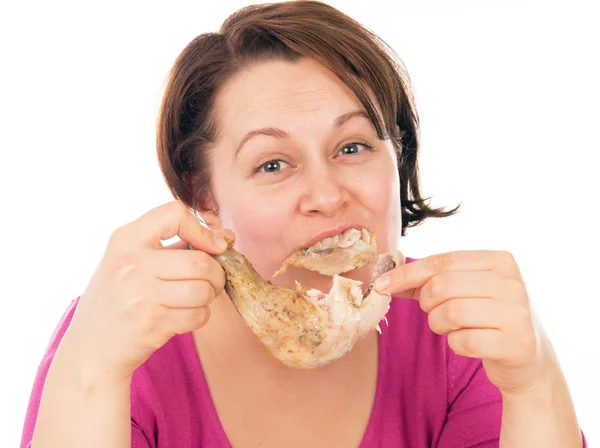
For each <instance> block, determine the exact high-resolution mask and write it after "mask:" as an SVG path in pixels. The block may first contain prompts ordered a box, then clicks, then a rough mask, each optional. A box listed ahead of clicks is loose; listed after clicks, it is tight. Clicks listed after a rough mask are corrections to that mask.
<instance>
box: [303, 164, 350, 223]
mask: <svg viewBox="0 0 600 448" xmlns="http://www.w3.org/2000/svg"><path fill="white" fill-rule="evenodd" d="M339 177H340V176H339V173H335V172H333V170H328V169H320V170H318V172H314V173H313V174H312V175H311V176H307V178H306V179H304V181H305V187H304V192H303V194H302V196H301V198H300V211H301V212H302V213H303V214H306V215H317V214H323V215H325V216H328V217H331V216H335V214H336V213H338V212H339V211H341V210H343V209H344V208H345V207H346V206H347V204H348V200H349V193H348V191H347V190H346V188H345V187H344V183H343V179H340V178H339Z"/></svg>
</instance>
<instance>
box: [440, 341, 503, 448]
mask: <svg viewBox="0 0 600 448" xmlns="http://www.w3.org/2000/svg"><path fill="white" fill-rule="evenodd" d="M501 423H502V396H501V395H500V391H499V390H498V388H497V387H496V386H494V385H493V384H492V383H491V382H490V380H489V379H488V377H487V375H486V373H485V370H484V368H483V364H482V362H481V360H479V359H472V358H467V357H463V356H458V355H456V354H454V352H453V351H452V350H451V349H450V348H448V415H447V420H446V423H445V425H444V428H443V430H442V433H441V435H440V438H439V442H438V444H437V447H438V448H469V447H478V448H492V447H498V445H499V443H500V426H501Z"/></svg>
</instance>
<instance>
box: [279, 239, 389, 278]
mask: <svg viewBox="0 0 600 448" xmlns="http://www.w3.org/2000/svg"><path fill="white" fill-rule="evenodd" d="M376 259H377V245H376V242H375V234H373V233H372V232H369V231H368V230H367V229H362V230H358V229H353V228H351V229H346V230H345V231H343V232H342V233H340V234H338V235H334V236H331V237H328V238H324V239H322V240H320V241H317V242H316V243H315V244H313V245H312V246H310V247H308V248H306V249H300V250H298V251H296V252H294V253H293V254H292V255H290V256H289V257H288V258H287V259H286V260H285V261H284V262H283V264H282V265H281V268H279V269H278V270H277V271H276V272H275V273H274V274H273V277H277V276H278V275H280V274H282V273H284V272H285V271H286V270H287V268H288V267H289V266H297V267H300V268H304V269H308V270H311V271H316V272H319V273H320V274H324V275H334V274H343V273H344V272H348V271H351V270H353V269H357V268H360V267H363V266H366V265H368V264H369V263H373V262H374V261H375V260H376Z"/></svg>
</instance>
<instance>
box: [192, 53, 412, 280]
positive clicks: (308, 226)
mask: <svg viewBox="0 0 600 448" xmlns="http://www.w3.org/2000/svg"><path fill="white" fill-rule="evenodd" d="M216 114H217V120H218V125H219V136H218V138H217V141H216V145H215V146H214V147H213V148H212V149H211V154H210V157H211V173H212V181H211V189H212V196H213V200H214V201H215V203H216V206H217V207H218V215H213V216H210V215H206V214H204V215H203V216H204V218H205V219H206V221H207V223H208V224H209V225H211V226H212V225H214V226H222V227H225V228H229V229H231V230H233V231H234V232H235V235H236V249H237V250H239V251H240V252H242V253H243V254H244V255H245V256H246V257H247V258H248V259H249V260H250V261H251V262H252V264H253V265H254V267H255V268H256V270H257V271H258V273H259V274H260V275H261V276H262V277H263V278H265V279H271V276H272V275H273V273H274V272H275V271H276V270H277V269H278V268H279V267H280V265H281V263H282V262H283V260H284V259H285V258H287V257H288V256H289V255H290V254H291V253H292V252H294V251H295V250H297V249H300V248H303V247H307V246H309V245H311V243H312V242H314V239H315V238H316V237H318V236H319V235H320V234H322V233H323V232H332V234H333V233H336V232H339V230H340V228H343V226H348V225H349V226H358V227H366V228H368V229H370V230H372V231H374V232H375V234H376V237H377V245H378V250H379V252H383V251H386V250H388V249H389V248H391V247H395V245H396V242H397V241H398V237H399V235H400V231H401V218H400V198H399V178H398V170H397V161H396V154H395V149H394V146H393V144H392V142H391V141H390V140H389V139H388V140H385V141H381V140H379V138H378V137H377V133H376V131H375V128H374V127H373V125H372V123H371V121H370V120H369V119H368V117H367V115H366V112H365V109H364V108H363V106H362V104H361V102H360V101H359V100H358V98H357V97H356V96H355V95H354V93H353V92H352V91H351V90H350V89H349V88H347V87H346V86H345V85H344V84H343V83H342V82H341V81H339V80H338V79H337V78H336V77H335V75H333V73H331V72H330V71H329V70H328V69H326V68H325V67H324V66H322V65H320V64H319V63H317V62H315V61H313V60H310V59H302V60H300V61H298V62H294V63H290V62H283V61H275V62H263V63H260V64H256V65H254V66H251V67H250V68H249V69H246V70H245V71H243V72H241V73H239V74H238V75H237V76H236V77H234V78H233V79H231V80H230V81H229V82H228V83H227V84H226V85H225V86H224V88H223V90H222V91H221V93H220V94H219V96H218V98H217V103H216ZM348 114H350V115H348ZM369 269H370V268H368V267H367V268H363V269H357V270H355V271H354V272H352V273H348V274H345V275H346V276H348V277H352V278H357V279H360V280H362V281H363V282H366V283H367V284H368V283H369V281H370V275H371V272H370V270H369ZM294 280H298V281H299V282H300V283H302V284H303V285H304V286H307V287H314V288H318V289H322V290H325V291H327V290H328V289H329V286H330V283H331V278H330V277H326V276H322V275H319V274H316V273H314V272H310V271H304V270H302V269H299V268H294V267H292V268H290V269H288V271H287V272H286V273H285V274H283V275H281V276H279V277H276V278H275V279H273V283H276V284H279V285H283V286H286V287H289V288H295V285H294Z"/></svg>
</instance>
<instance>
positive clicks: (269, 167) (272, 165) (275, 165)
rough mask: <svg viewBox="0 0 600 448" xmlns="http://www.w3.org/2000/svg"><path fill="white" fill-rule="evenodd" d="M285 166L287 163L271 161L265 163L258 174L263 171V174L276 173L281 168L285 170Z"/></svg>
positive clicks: (259, 168)
mask: <svg viewBox="0 0 600 448" xmlns="http://www.w3.org/2000/svg"><path fill="white" fill-rule="evenodd" d="M285 164H286V162H284V161H283V160H269V161H268V162H266V163H263V164H262V165H261V166H259V167H258V168H257V170H256V172H259V171H262V172H263V173H276V172H277V171H279V170H280V169H281V168H283V166H282V165H285Z"/></svg>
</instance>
